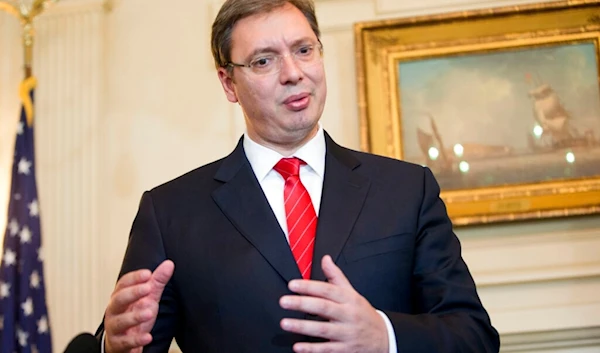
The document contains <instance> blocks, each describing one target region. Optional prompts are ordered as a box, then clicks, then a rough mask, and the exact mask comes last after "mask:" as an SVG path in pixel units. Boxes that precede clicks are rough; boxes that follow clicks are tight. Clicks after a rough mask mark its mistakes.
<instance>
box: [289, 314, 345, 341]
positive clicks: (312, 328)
mask: <svg viewBox="0 0 600 353" xmlns="http://www.w3.org/2000/svg"><path fill="white" fill-rule="evenodd" d="M281 328H282V329H283V330H285V331H288V332H294V333H298V334H301V335H306V336H310V337H320V338H325V339H328V340H332V341H340V340H342V339H343V338H344V336H345V333H344V327H343V326H342V325H340V324H335V323H331V322H324V321H313V320H298V319H283V320H281Z"/></svg>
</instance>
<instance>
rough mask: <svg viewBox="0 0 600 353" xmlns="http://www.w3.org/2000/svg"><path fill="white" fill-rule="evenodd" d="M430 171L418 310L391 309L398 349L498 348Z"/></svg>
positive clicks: (418, 257) (416, 285) (482, 352)
mask: <svg viewBox="0 0 600 353" xmlns="http://www.w3.org/2000/svg"><path fill="white" fill-rule="evenodd" d="M424 171H425V173H424V183H423V185H424V187H423V198H422V203H421V207H420V211H419V219H418V226H417V239H416V249H415V260H414V261H415V262H414V267H413V293H412V296H413V301H414V305H413V306H414V310H415V315H408V314H403V313H396V312H389V311H385V314H386V315H387V316H388V318H389V319H390V321H391V322H392V325H393V326H394V331H395V334H396V343H397V347H398V353H417V352H419V353H421V352H422V353H430V352H437V353H493V352H498V351H499V349H500V343H499V337H498V333H497V332H496V330H495V329H494V328H493V327H492V325H491V322H490V318H489V316H488V314H487V312H486V311H485V309H484V308H483V306H482V304H481V301H480V299H479V296H478V295H477V291H476V288H475V284H474V282H473V279H472V277H471V274H470V273H469V270H468V268H467V266H466V264H465V263H464V261H463V259H462V257H461V248H460V243H459V241H458V238H457V237H456V235H455V234H454V232H453V231H452V223H451V221H450V219H449V217H448V215H447V212H446V207H445V205H444V203H443V201H442V200H441V199H440V197H439V192H440V188H439V185H438V183H437V182H436V180H435V178H434V176H433V174H432V173H431V171H430V170H429V169H428V168H424Z"/></svg>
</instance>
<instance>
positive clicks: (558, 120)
mask: <svg viewBox="0 0 600 353" xmlns="http://www.w3.org/2000/svg"><path fill="white" fill-rule="evenodd" d="M529 96H530V97H532V98H533V106H534V111H535V117H536V120H537V121H538V123H539V124H540V125H541V127H542V128H543V129H544V130H546V131H548V132H550V133H559V134H563V133H565V132H566V130H567V129H568V126H567V125H568V123H567V121H568V120H569V118H570V117H569V114H568V113H567V111H566V110H565V108H564V107H563V105H562V104H561V103H560V100H559V98H558V95H557V94H556V92H555V91H554V89H552V87H550V86H549V85H547V84H543V85H541V86H539V87H537V88H535V89H533V90H531V91H529Z"/></svg>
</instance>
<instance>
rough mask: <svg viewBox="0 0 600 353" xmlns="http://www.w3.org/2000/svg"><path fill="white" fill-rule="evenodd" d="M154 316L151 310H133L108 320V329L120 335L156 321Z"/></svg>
mask: <svg viewBox="0 0 600 353" xmlns="http://www.w3.org/2000/svg"><path fill="white" fill-rule="evenodd" d="M154 315H155V314H154V312H153V311H152V310H151V309H141V310H132V311H128V312H126V313H123V314H119V315H115V316H112V317H109V318H107V319H106V327H107V328H110V331H111V333H112V334H115V335H120V334H123V333H125V332H126V331H127V330H129V329H130V328H132V327H135V326H137V325H139V324H141V323H143V322H146V321H148V320H151V319H154Z"/></svg>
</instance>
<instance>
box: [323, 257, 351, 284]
mask: <svg viewBox="0 0 600 353" xmlns="http://www.w3.org/2000/svg"><path fill="white" fill-rule="evenodd" d="M321 268H322V269H323V273H324V274H325V277H327V280H328V281H329V283H332V284H336V285H339V286H342V287H346V288H347V287H350V288H353V287H352V285H351V284H350V282H349V281H348V279H347V278H346V276H345V275H344V273H343V272H342V270H340V268H339V267H337V266H336V264H335V263H334V262H333V259H332V258H331V256H329V255H325V256H323V259H322V260H321Z"/></svg>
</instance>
